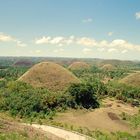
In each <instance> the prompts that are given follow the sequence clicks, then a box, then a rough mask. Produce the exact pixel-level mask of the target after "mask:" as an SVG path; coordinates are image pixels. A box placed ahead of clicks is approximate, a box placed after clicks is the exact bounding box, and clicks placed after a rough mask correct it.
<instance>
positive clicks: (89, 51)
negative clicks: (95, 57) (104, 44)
mask: <svg viewBox="0 0 140 140" xmlns="http://www.w3.org/2000/svg"><path fill="white" fill-rule="evenodd" d="M82 52H83V53H84V54H89V53H91V52H92V50H91V49H89V48H84V49H83V50H82Z"/></svg>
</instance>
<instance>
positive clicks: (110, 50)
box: [108, 48, 118, 53]
mask: <svg viewBox="0 0 140 140" xmlns="http://www.w3.org/2000/svg"><path fill="white" fill-rule="evenodd" d="M117 51H118V50H117V49H114V48H111V49H108V52H109V53H112V52H117Z"/></svg>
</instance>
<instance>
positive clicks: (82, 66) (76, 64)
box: [68, 62, 90, 70]
mask: <svg viewBox="0 0 140 140" xmlns="http://www.w3.org/2000/svg"><path fill="white" fill-rule="evenodd" d="M68 68H69V69H71V70H79V69H88V68H90V65H89V64H87V63H85V62H73V63H72V64H71V65H69V67H68Z"/></svg>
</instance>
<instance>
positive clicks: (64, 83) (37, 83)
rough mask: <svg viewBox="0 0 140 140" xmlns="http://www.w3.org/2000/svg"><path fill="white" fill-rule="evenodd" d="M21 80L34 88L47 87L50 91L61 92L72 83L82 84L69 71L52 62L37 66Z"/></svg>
mask: <svg viewBox="0 0 140 140" xmlns="http://www.w3.org/2000/svg"><path fill="white" fill-rule="evenodd" d="M19 80H20V81H24V82H26V83H29V84H31V85H32V86H33V87H46V88H48V89H49V90H50V91H61V90H64V89H65V88H66V87H68V86H69V85H70V84H71V83H78V82H80V81H79V79H78V78H77V77H75V76H74V75H73V74H72V73H71V72H69V71H68V70H67V69H65V68H64V67H62V66H60V65H58V64H55V63H52V62H42V63H39V64H36V65H35V66H33V67H32V68H31V69H30V70H29V71H27V72H26V73H25V74H24V75H23V76H21V77H20V78H19Z"/></svg>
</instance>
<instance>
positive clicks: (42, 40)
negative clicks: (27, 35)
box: [35, 36, 51, 44]
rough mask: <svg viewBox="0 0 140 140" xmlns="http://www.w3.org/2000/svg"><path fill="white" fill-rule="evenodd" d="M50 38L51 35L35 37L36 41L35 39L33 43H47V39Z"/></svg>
mask: <svg viewBox="0 0 140 140" xmlns="http://www.w3.org/2000/svg"><path fill="white" fill-rule="evenodd" d="M50 40H51V37H44V36H43V37H42V38H40V39H37V40H36V41H35V43H36V44H47V43H49V41H50Z"/></svg>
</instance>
